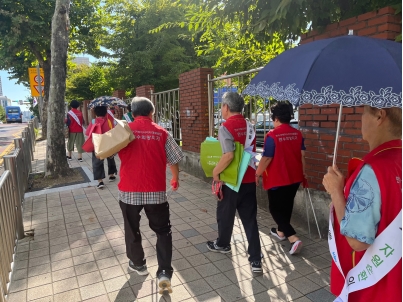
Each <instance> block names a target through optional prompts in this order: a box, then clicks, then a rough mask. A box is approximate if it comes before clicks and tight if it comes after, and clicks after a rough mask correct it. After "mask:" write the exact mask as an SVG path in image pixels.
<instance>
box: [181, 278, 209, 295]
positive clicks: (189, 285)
mask: <svg viewBox="0 0 403 302" xmlns="http://www.w3.org/2000/svg"><path fill="white" fill-rule="evenodd" d="M183 286H184V287H185V288H186V289H187V291H188V292H189V293H190V295H191V296H192V297H195V296H200V295H202V294H205V293H208V292H211V291H213V289H212V288H211V286H210V285H208V283H207V282H206V281H205V280H204V279H200V280H196V281H192V282H188V281H187V282H186V283H184V284H183Z"/></svg>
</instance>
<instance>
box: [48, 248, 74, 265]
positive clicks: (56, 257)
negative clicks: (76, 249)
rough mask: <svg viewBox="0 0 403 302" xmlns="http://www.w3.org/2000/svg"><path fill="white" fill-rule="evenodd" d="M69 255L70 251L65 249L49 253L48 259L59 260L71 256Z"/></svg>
mask: <svg viewBox="0 0 403 302" xmlns="http://www.w3.org/2000/svg"><path fill="white" fill-rule="evenodd" d="M71 256H72V254H71V251H70V250H67V251H63V252H59V253H55V254H51V255H50V260H51V261H52V262H57V261H60V260H64V259H67V258H71Z"/></svg>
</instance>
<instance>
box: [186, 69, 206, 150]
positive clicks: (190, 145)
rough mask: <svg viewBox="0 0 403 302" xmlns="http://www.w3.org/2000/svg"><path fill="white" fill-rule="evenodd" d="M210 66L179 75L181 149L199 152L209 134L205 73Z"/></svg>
mask: <svg viewBox="0 0 403 302" xmlns="http://www.w3.org/2000/svg"><path fill="white" fill-rule="evenodd" d="M208 74H210V75H213V69H211V68H198V69H194V70H191V71H188V72H185V73H182V74H181V75H180V76H179V89H180V114H181V129H182V149H183V150H184V151H191V152H197V153H199V152H200V144H201V143H202V142H203V141H204V139H205V138H206V137H207V136H208V134H209V115H208V85H207V75H208Z"/></svg>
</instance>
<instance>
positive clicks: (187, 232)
mask: <svg viewBox="0 0 403 302" xmlns="http://www.w3.org/2000/svg"><path fill="white" fill-rule="evenodd" d="M180 233H181V235H182V236H183V237H185V238H190V237H194V236H197V235H200V233H199V232H198V231H196V230H195V229H190V230H185V231H181V232H180Z"/></svg>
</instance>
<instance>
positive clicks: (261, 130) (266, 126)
mask: <svg viewBox="0 0 403 302" xmlns="http://www.w3.org/2000/svg"><path fill="white" fill-rule="evenodd" d="M290 126H291V127H293V128H295V129H298V121H297V120H295V119H293V120H291V121H290ZM255 127H256V144H257V145H259V146H262V145H263V143H264V138H265V137H266V134H267V133H268V132H269V131H270V130H271V129H273V128H274V125H273V122H272V121H266V122H265V123H263V121H262V122H259V123H257V124H256V125H255Z"/></svg>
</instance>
